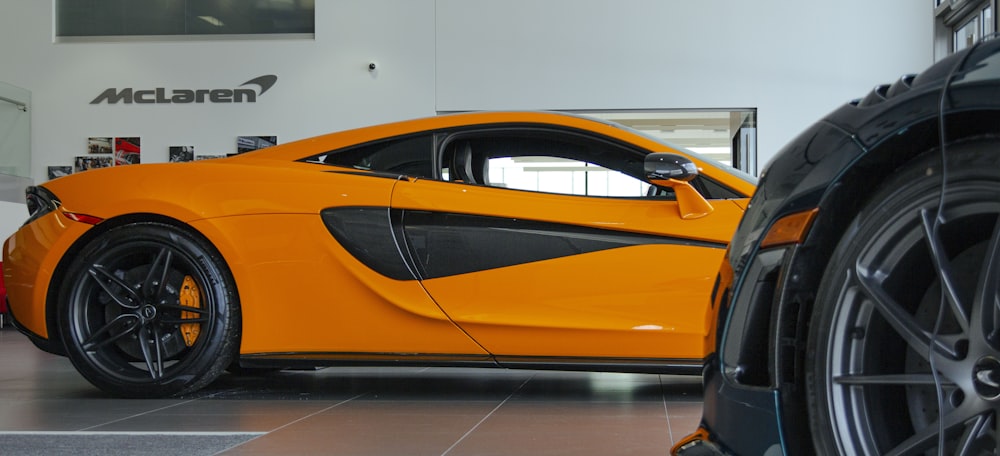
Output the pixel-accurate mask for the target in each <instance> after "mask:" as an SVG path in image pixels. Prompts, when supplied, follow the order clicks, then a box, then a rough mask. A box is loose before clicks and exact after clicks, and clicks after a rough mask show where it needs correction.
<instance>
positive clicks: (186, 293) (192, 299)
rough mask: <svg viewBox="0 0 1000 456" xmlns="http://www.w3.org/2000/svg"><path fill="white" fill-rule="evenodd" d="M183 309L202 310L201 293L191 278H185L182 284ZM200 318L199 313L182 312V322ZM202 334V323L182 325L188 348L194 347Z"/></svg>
mask: <svg viewBox="0 0 1000 456" xmlns="http://www.w3.org/2000/svg"><path fill="white" fill-rule="evenodd" d="M180 300H181V302H180V304H181V307H193V308H195V309H200V308H201V291H199V290H198V284H197V283H195V282H194V279H193V278H191V276H184V282H183V283H181V295H180ZM195 318H198V313H197V312H188V311H186V310H185V311H182V312H181V320H192V319H195ZM200 333H201V323H183V324H181V334H182V335H183V336H184V344H185V345H187V346H188V347H190V346H192V345H194V341H196V340H198V334H200Z"/></svg>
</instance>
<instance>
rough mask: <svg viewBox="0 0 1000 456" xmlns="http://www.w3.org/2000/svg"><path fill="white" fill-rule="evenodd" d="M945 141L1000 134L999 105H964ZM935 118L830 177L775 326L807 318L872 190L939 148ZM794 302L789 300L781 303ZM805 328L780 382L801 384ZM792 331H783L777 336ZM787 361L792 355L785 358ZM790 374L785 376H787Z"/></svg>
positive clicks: (948, 122)
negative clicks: (832, 259) (988, 107)
mask: <svg viewBox="0 0 1000 456" xmlns="http://www.w3.org/2000/svg"><path fill="white" fill-rule="evenodd" d="M944 121H945V129H944V130H945V138H946V141H947V143H948V144H954V143H958V142H962V141H967V140H971V139H976V138H980V137H989V136H996V137H998V138H1000V110H965V111H961V112H955V113H951V114H949V115H947V116H945V118H944ZM939 125H940V122H939V119H938V118H937V117H935V118H931V119H926V120H924V121H921V122H918V123H915V124H912V125H909V126H907V127H905V128H902V129H900V130H898V131H897V132H896V133H895V134H893V135H891V136H889V137H886V138H885V139H883V140H881V141H879V142H877V143H876V145H875V146H874V147H872V148H870V149H869V150H868V151H867V152H865V153H864V154H863V155H861V156H859V157H858V159H857V160H855V161H854V163H852V164H851V166H849V167H848V168H847V169H845V170H844V171H843V172H841V173H840V174H839V175H838V176H837V178H836V179H835V180H834V181H832V182H830V184H829V185H828V186H827V190H826V192H825V194H824V195H823V197H822V198H821V200H820V203H819V205H818V207H819V213H818V215H817V218H816V220H815V221H814V222H813V225H812V228H811V229H810V231H809V234H808V236H807V237H806V239H805V241H804V242H803V243H802V245H801V246H799V248H798V249H796V251H795V254H794V256H793V258H792V259H791V261H790V263H789V266H788V269H787V271H786V272H785V277H786V278H785V280H784V289H783V290H782V294H781V296H782V298H781V300H782V303H783V304H782V305H781V309H783V310H784V311H781V312H780V313H779V315H778V321H777V324H778V325H779V326H778V327H779V328H795V327H797V326H798V325H802V324H805V323H807V322H808V321H809V319H810V317H811V313H812V308H813V302H814V300H815V293H816V290H817V289H818V287H819V283H820V281H821V280H822V277H823V274H824V272H825V270H826V267H827V260H828V259H829V258H830V257H831V255H832V254H833V250H834V249H835V248H836V246H837V243H838V242H839V241H840V240H841V239H842V238H843V237H844V236H845V235H848V234H849V233H848V231H849V230H850V229H851V226H852V225H851V223H852V222H853V220H854V218H855V217H856V216H857V214H858V213H859V212H860V211H861V209H862V208H863V207H864V206H865V205H866V204H867V203H868V202H869V201H870V200H871V197H872V195H873V194H874V193H875V192H874V191H873V190H874V189H877V188H878V187H880V186H881V185H882V184H883V183H884V182H885V181H886V180H887V179H889V177H890V176H892V175H893V174H894V173H895V172H896V171H897V170H899V169H900V168H901V167H903V166H904V165H905V164H906V163H908V162H909V161H910V160H913V159H914V158H916V157H917V156H919V155H922V154H924V153H926V152H929V151H932V150H936V149H939V148H940V144H941V140H940V131H941V129H940V127H939ZM784 303H793V305H784ZM808 334H809V331H808V330H798V331H796V333H795V334H794V341H795V346H796V350H795V353H796V358H797V359H795V360H794V362H793V363H790V365H789V368H785V369H778V370H777V375H778V377H779V378H778V379H776V380H777V381H778V382H780V383H788V382H794V383H795V384H799V385H802V384H803V383H802V382H803V381H804V376H803V375H802V372H803V370H802V366H803V364H804V353H805V344H806V337H807V336H808ZM783 336H790V335H788V334H782V335H780V336H779V337H783ZM788 361H790V360H788ZM790 375H791V376H793V377H792V378H789V376H790Z"/></svg>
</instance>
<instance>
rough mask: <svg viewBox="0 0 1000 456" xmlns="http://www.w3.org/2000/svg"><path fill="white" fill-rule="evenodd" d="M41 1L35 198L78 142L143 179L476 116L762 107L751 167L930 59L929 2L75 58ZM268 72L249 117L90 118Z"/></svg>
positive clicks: (3, 5) (495, 25)
mask: <svg viewBox="0 0 1000 456" xmlns="http://www.w3.org/2000/svg"><path fill="white" fill-rule="evenodd" d="M52 3H53V2H51V1H30V2H29V1H24V0H0V12H2V14H0V81H4V82H7V83H10V84H14V85H16V86H20V87H24V88H26V89H28V90H30V91H31V92H32V102H33V109H32V112H31V115H32V138H31V142H32V149H33V154H32V156H33V162H32V176H33V178H34V179H35V181H36V182H44V181H45V172H46V167H47V166H49V165H68V164H71V162H72V158H73V157H74V156H76V155H80V154H83V153H84V150H85V146H86V140H87V138H88V137H90V136H139V137H141V138H142V149H143V156H142V160H143V162H147V163H148V162H159V161H166V160H167V148H168V147H169V146H172V145H193V146H195V148H196V154H199V155H200V154H221V153H227V152H233V151H234V148H235V139H236V136H239V135H277V136H278V139H279V141H280V142H288V141H291V140H294V139H300V138H304V137H308V136H313V135H316V134H320V133H324V132H328V131H333V130H340V129H346V128H350V127H356V126H361V125H366V124H371V123H378V122H384V121H392V120H398V119H403V118H411V117H419V116H427V115H433V114H435V112H438V111H452V110H478V109H582V110H599V109H645V108H656V109H665V108H757V109H758V126H759V129H758V148H759V152H760V159H759V162H761V163H764V162H765V161H766V160H767V159H768V158H770V157H771V155H772V154H773V153H774V151H775V150H776V149H777V148H779V147H780V146H781V145H782V144H784V143H785V142H787V141H788V140H789V139H791V138H792V137H793V136H794V135H795V134H796V133H797V132H798V131H800V130H802V129H803V128H804V127H805V126H807V125H808V124H809V123H811V122H813V121H814V120H816V119H817V118H818V117H820V116H822V115H823V114H825V113H826V112H828V111H830V110H832V109H833V108H835V107H836V106H838V105H839V104H841V103H843V102H845V101H847V100H848V99H850V98H854V97H858V96H861V95H863V94H864V92H866V91H867V90H868V89H870V88H871V87H872V86H873V85H875V84H876V83H879V82H890V81H892V80H894V79H895V78H897V77H898V76H899V75H900V74H902V73H905V72H912V71H918V70H920V69H922V68H923V67H925V66H927V65H929V64H930V63H931V61H932V39H931V33H932V20H931V8H930V4H929V3H928V2H919V1H917V2H915V1H912V0H880V1H877V2H872V1H869V0H840V1H829V0H827V1H825V2H800V1H796V0H762V1H757V2H747V1H744V0H699V1H691V2H679V1H663V0H505V1H495V0H335V1H334V0H318V1H317V2H316V24H317V27H316V28H317V31H316V38H315V40H277V41H273V40H258V41H207V42H206V41H197V42H176V41H174V42H138V43H87V44H83V43H53V30H52V24H53V19H52ZM372 60H374V61H375V62H377V64H378V70H377V72H376V73H369V72H368V70H367V65H368V62H369V61H372ZM264 74H275V75H277V76H278V82H277V84H276V85H275V86H274V87H273V88H272V89H271V90H270V91H269V92H268V93H266V94H265V95H264V96H262V97H260V99H258V100H257V103H254V104H230V105H218V104H207V103H206V104H187V105H137V104H133V105H122V104H117V105H107V104H100V105H91V104H89V103H90V101H91V100H92V99H93V98H94V97H96V96H97V95H98V94H99V93H101V92H102V91H103V90H104V89H107V88H109V87H118V88H121V87H135V88H153V87H166V88H168V89H170V88H232V87H235V86H237V85H239V84H241V83H243V82H245V81H247V80H249V79H251V78H254V77H256V76H260V75H264ZM2 211H3V208H0V217H8V216H9V215H8V214H7V213H6V212H2ZM17 216H18V217H21V214H20V213H19V214H18V215H17ZM5 235H6V233H0V236H5Z"/></svg>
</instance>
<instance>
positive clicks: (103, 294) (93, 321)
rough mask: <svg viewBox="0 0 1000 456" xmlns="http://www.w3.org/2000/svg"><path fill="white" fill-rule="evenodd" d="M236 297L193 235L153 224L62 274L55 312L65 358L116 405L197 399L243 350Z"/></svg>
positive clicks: (112, 236)
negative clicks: (193, 395)
mask: <svg viewBox="0 0 1000 456" xmlns="http://www.w3.org/2000/svg"><path fill="white" fill-rule="evenodd" d="M235 290H236V287H235V285H234V281H233V278H232V275H231V273H230V272H229V270H228V269H227V268H226V266H225V263H224V262H223V260H222V258H221V256H220V255H219V254H218V252H217V251H216V250H215V249H214V248H213V247H212V246H211V245H210V244H209V243H208V242H207V241H205V240H204V239H202V238H200V237H198V236H196V235H193V234H191V233H189V232H187V231H185V230H182V229H179V228H176V227H173V226H170V225H165V224H159V223H137V224H132V225H125V226H121V227H118V228H114V229H111V230H109V231H108V232H106V233H103V234H101V235H100V236H98V237H97V238H95V239H94V240H92V241H90V242H89V243H88V244H87V245H86V246H85V247H84V248H83V249H82V250H81V251H80V253H79V254H78V255H76V257H75V258H74V260H73V262H72V264H71V265H70V267H69V269H68V270H67V274H66V278H65V282H64V285H63V286H62V290H61V293H60V302H59V309H58V312H59V324H60V330H61V333H62V335H63V339H64V342H65V345H66V352H67V355H68V356H69V358H70V359H71V360H72V361H73V365H74V366H75V367H76V368H77V370H79V371H80V373H81V374H82V375H83V376H84V377H85V378H86V379H87V380H89V381H90V382H91V383H93V384H94V385H95V386H97V387H99V388H101V389H102V390H104V391H107V392H110V393H112V394H115V395H118V396H124V397H166V396H176V395H181V394H185V393H189V392H192V391H195V390H197V389H200V388H202V387H204V386H205V385H207V384H208V383H210V382H211V381H212V380H214V379H215V378H216V377H218V376H219V375H220V374H221V373H222V372H223V371H225V369H226V367H227V366H229V365H230V363H231V362H232V360H233V359H234V358H235V356H236V353H237V350H238V349H239V348H238V342H239V330H240V313H239V304H238V298H237V296H236V291H235Z"/></svg>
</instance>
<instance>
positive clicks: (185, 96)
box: [90, 74, 278, 104]
mask: <svg viewBox="0 0 1000 456" xmlns="http://www.w3.org/2000/svg"><path fill="white" fill-rule="evenodd" d="M275 82H278V77H277V76H275V75H273V74H268V75H264V76H260V77H256V78H253V79H251V80H249V81H247V82H244V83H243V84H240V86H239V87H237V88H235V89H173V90H170V91H167V89H165V88H163V87H157V88H155V89H142V90H136V89H133V88H131V87H126V88H124V89H117V88H110V89H107V90H105V91H104V92H101V94H100V95H98V96H97V98H94V99H93V101H91V102H90V104H100V103H102V102H107V103H108V104H117V103H125V104H132V103H140V104H186V103H256V102H257V97H259V96H261V95H263V94H264V92H267V89H270V88H271V86H273V85H274V83H275ZM247 86H257V88H251V87H247Z"/></svg>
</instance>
